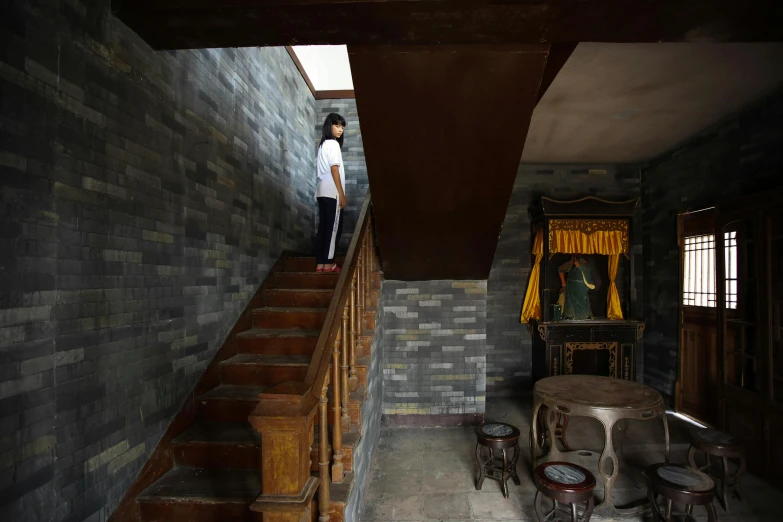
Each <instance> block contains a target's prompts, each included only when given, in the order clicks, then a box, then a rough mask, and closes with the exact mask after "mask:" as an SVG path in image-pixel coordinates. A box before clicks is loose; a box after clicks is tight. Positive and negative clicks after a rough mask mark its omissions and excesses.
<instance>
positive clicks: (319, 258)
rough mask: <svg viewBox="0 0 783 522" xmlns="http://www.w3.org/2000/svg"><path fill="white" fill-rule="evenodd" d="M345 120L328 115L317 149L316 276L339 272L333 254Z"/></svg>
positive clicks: (339, 223)
mask: <svg viewBox="0 0 783 522" xmlns="http://www.w3.org/2000/svg"><path fill="white" fill-rule="evenodd" d="M344 131H345V118H343V117H342V116H340V115H339V114H335V113H331V114H329V115H328V116H327V117H326V120H325V121H324V126H323V130H322V132H321V144H320V145H319V147H318V158H317V159H316V168H317V171H318V183H317V184H316V186H315V199H316V201H318V234H317V235H316V240H315V258H316V262H317V263H318V265H317V266H316V268H315V271H316V272H339V271H340V267H339V266H337V264H335V262H334V252H335V249H336V248H337V243H339V241H340V234H342V231H343V212H342V210H343V209H344V208H345V206H346V205H347V202H346V200H345V169H344V168H343V154H342V151H341V149H342V147H343V132H344Z"/></svg>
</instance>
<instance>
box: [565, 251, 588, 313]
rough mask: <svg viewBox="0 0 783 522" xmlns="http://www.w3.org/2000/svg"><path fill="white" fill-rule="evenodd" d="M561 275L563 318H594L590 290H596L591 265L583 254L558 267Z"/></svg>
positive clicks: (576, 255) (574, 256)
mask: <svg viewBox="0 0 783 522" xmlns="http://www.w3.org/2000/svg"><path fill="white" fill-rule="evenodd" d="M557 273H558V275H559V276H560V298H559V299H558V303H559V304H560V305H561V307H562V310H563V319H575V320H577V321H583V320H585V319H592V318H593V311H592V309H591V308H590V296H589V295H588V291H590V290H594V289H595V285H594V284H593V283H592V282H591V281H592V277H591V274H590V266H589V265H588V263H587V260H586V259H585V258H584V257H582V255H581V254H575V255H573V256H571V259H570V260H568V261H566V262H565V263H563V264H562V265H560V266H559V267H557Z"/></svg>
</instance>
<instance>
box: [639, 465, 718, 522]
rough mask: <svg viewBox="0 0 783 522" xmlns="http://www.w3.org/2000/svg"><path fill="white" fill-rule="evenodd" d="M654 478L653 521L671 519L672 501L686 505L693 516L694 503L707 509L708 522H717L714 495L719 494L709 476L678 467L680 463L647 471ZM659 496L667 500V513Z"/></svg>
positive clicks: (649, 492) (650, 496)
mask: <svg viewBox="0 0 783 522" xmlns="http://www.w3.org/2000/svg"><path fill="white" fill-rule="evenodd" d="M644 473H645V475H647V478H648V479H649V480H650V486H649V488H648V489H647V498H648V499H649V501H650V509H652V512H653V520H655V521H656V522H657V521H659V520H663V521H664V522H671V521H673V520H674V519H673V518H672V503H673V502H677V503H678V504H684V505H685V515H686V517H690V518H691V519H693V506H704V507H705V508H707V520H708V522H715V521H716V520H718V519H717V517H716V515H715V508H714V507H713V506H712V498H713V496H714V493H715V483H714V482H713V481H712V479H711V478H710V477H709V475H707V474H705V473H702V472H701V471H697V470H695V469H691V468H686V467H685V466H677V465H676V464H653V465H652V466H648V467H647V468H645V470H644ZM658 495H661V496H663V498H665V499H666V513H665V515H664V514H661V511H660V510H659V509H658V503H657V498H658Z"/></svg>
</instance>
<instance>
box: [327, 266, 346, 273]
mask: <svg viewBox="0 0 783 522" xmlns="http://www.w3.org/2000/svg"><path fill="white" fill-rule="evenodd" d="M324 272H330V273H332V274H339V273H340V272H342V269H341V268H340V267H339V266H337V265H334V266H333V267H332V268H324Z"/></svg>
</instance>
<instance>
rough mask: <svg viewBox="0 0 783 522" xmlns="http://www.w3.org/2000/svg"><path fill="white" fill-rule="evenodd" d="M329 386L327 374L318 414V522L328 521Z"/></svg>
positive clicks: (329, 482) (329, 481)
mask: <svg viewBox="0 0 783 522" xmlns="http://www.w3.org/2000/svg"><path fill="white" fill-rule="evenodd" d="M328 387H329V374H328V373H327V375H326V378H325V379H324V385H323V388H321V398H320V400H319V403H320V410H319V414H318V476H319V477H320V479H321V484H320V486H319V488H320V489H319V490H318V511H319V512H320V516H319V517H318V522H329V502H330V499H329V484H331V480H330V478H329V420H328V419H329V408H328V407H327V402H328V399H327V398H326V390H327V388H328Z"/></svg>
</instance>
